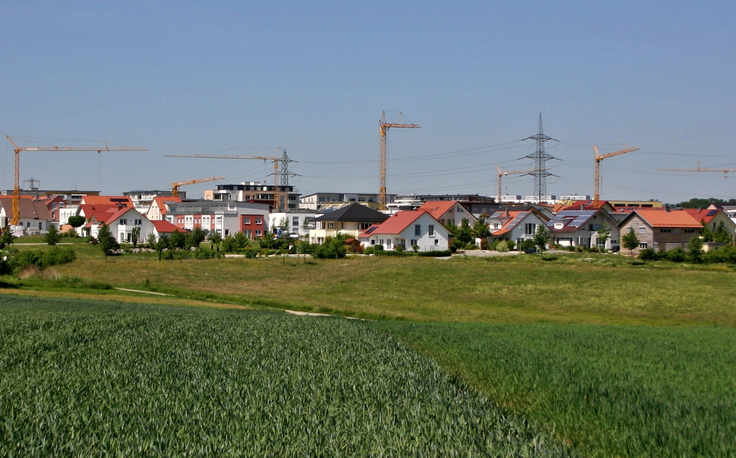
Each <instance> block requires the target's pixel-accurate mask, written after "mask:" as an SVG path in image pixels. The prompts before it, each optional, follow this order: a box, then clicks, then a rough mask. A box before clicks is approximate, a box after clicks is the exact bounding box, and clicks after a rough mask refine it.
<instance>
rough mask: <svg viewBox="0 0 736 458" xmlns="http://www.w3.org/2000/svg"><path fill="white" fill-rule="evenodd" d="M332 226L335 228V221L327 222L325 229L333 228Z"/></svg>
mask: <svg viewBox="0 0 736 458" xmlns="http://www.w3.org/2000/svg"><path fill="white" fill-rule="evenodd" d="M334 228H335V223H333V222H331V221H330V222H329V223H327V229H334Z"/></svg>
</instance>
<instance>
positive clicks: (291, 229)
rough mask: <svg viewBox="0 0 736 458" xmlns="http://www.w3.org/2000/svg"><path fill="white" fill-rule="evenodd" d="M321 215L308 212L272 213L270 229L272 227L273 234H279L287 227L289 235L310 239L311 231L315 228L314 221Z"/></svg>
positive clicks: (315, 212)
mask: <svg viewBox="0 0 736 458" xmlns="http://www.w3.org/2000/svg"><path fill="white" fill-rule="evenodd" d="M319 215H321V213H318V212H317V211H308V210H295V211H289V212H272V213H271V214H270V215H269V220H270V224H269V225H268V227H270V228H271V231H273V232H279V231H281V228H282V227H283V226H285V227H286V231H287V232H288V235H289V236H291V237H308V236H309V229H314V228H315V223H314V221H313V220H314V218H316V217H317V216H319ZM279 235H282V234H279Z"/></svg>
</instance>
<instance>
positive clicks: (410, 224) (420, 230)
mask: <svg viewBox="0 0 736 458" xmlns="http://www.w3.org/2000/svg"><path fill="white" fill-rule="evenodd" d="M449 239H450V233H449V231H448V230H447V229H445V227H444V226H443V225H442V224H440V222H439V221H437V220H436V219H435V218H434V217H433V216H432V215H431V214H430V213H429V212H427V211H424V210H405V211H400V212H396V213H394V214H393V215H391V217H389V218H388V219H387V220H385V221H384V222H382V223H380V224H374V225H372V226H370V227H369V228H368V229H366V230H364V231H363V232H361V233H360V234H359V235H358V240H359V241H360V243H361V244H362V245H363V247H364V248H368V247H374V246H377V245H380V246H382V247H383V248H384V249H386V250H393V249H396V247H401V248H403V249H404V250H411V249H414V247H416V250H417V251H436V250H447V249H448V247H449Z"/></svg>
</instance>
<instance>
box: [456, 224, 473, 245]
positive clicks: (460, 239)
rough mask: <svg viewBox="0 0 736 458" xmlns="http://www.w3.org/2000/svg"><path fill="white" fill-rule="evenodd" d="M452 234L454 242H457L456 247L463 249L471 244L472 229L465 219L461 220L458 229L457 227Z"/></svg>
mask: <svg viewBox="0 0 736 458" xmlns="http://www.w3.org/2000/svg"><path fill="white" fill-rule="evenodd" d="M456 227H457V226H456ZM454 234H455V240H457V245H456V246H458V247H460V248H464V247H465V246H467V245H468V244H471V243H473V229H472V228H471V227H470V223H469V222H468V220H467V219H466V218H463V220H462V222H461V223H460V227H457V229H455V232H454Z"/></svg>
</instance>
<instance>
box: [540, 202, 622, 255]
mask: <svg viewBox="0 0 736 458" xmlns="http://www.w3.org/2000/svg"><path fill="white" fill-rule="evenodd" d="M602 205H603V204H601V205H599V206H597V207H594V206H592V205H590V206H588V207H586V206H582V207H581V208H587V209H585V210H562V211H559V212H558V213H557V214H556V215H555V216H554V218H552V219H551V220H549V221H547V228H548V229H549V230H550V231H551V232H552V243H557V244H559V245H562V246H575V247H583V248H593V247H599V248H605V249H607V250H611V249H617V247H618V246H619V240H618V239H619V231H618V225H617V223H618V221H617V220H616V219H615V218H613V217H612V216H611V214H610V213H609V212H608V211H606V210H605V209H604V208H601V206H602ZM604 227H605V228H606V229H607V230H608V231H609V234H608V237H607V238H606V240H605V241H604V240H598V231H599V230H601V229H603V228H604Z"/></svg>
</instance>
